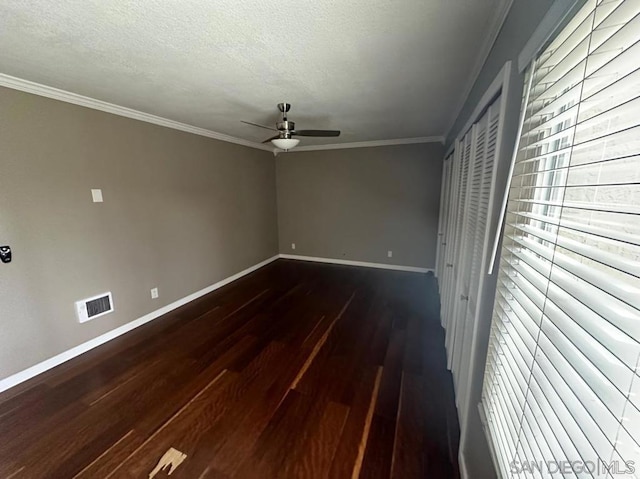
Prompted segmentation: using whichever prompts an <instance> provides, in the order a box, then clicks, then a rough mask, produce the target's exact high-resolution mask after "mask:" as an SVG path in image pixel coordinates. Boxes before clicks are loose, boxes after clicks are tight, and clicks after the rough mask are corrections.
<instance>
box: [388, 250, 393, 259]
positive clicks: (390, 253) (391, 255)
mask: <svg viewBox="0 0 640 479" xmlns="http://www.w3.org/2000/svg"><path fill="white" fill-rule="evenodd" d="M392 257H393V251H391V250H389V251H387V258H392Z"/></svg>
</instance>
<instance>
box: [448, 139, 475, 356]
mask: <svg viewBox="0 0 640 479" xmlns="http://www.w3.org/2000/svg"><path fill="white" fill-rule="evenodd" d="M461 143H462V144H461V149H460V150H461V151H460V153H461V161H460V167H459V168H460V171H459V180H458V196H457V198H455V199H454V200H455V203H454V204H455V205H456V206H455V208H456V216H455V228H454V233H453V235H452V240H453V241H452V243H453V244H452V247H451V262H450V263H449V264H451V265H452V268H451V278H450V283H449V284H448V285H447V286H448V290H447V295H446V296H447V297H446V300H447V308H446V312H447V315H448V319H447V330H446V347H447V365H448V367H449V368H451V363H452V362H453V347H454V341H455V335H456V330H457V328H458V326H459V325H458V322H457V318H456V317H455V314H454V313H455V308H456V303H457V299H456V290H457V288H458V280H459V278H460V274H461V265H460V261H459V257H460V253H461V251H462V248H463V242H464V236H463V235H464V226H465V225H464V221H465V206H466V200H467V195H468V191H467V189H468V183H469V169H470V163H471V148H472V133H471V131H470V132H469V133H467V135H466V136H465V137H464V139H463V141H462V142H461Z"/></svg>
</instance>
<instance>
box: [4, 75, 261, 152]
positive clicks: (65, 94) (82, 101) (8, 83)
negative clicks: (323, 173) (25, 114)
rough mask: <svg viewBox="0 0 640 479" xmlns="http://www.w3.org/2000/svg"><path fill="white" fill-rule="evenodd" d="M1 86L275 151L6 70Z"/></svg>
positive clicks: (237, 143)
mask: <svg viewBox="0 0 640 479" xmlns="http://www.w3.org/2000/svg"><path fill="white" fill-rule="evenodd" d="M0 86H3V87H6V88H11V89H13V90H20V91H23V92H26V93H32V94H34V95H39V96H44V97H47V98H52V99H54V100H59V101H63V102H65V103H72V104H74V105H79V106H84V107H86V108H91V109H93V110H99V111H104V112H107V113H111V114H113V115H118V116H124V117H126V118H132V119H134V120H139V121H144V122H147V123H153V124H154V125H160V126H164V127H166V128H172V129H174V130H180V131H185V132H187V133H193V134H194V135H200V136H206V137H208V138H214V139H216V140H220V141H226V142H228V143H235V144H236V145H242V146H248V147H249V148H256V149H258V150H265V151H273V148H272V147H270V146H267V145H263V144H261V143H256V142H253V141H249V140H243V139H242V138H236V137H234V136H229V135H225V134H224V133H218V132H217V131H212V130H207V129H205V128H200V127H197V126H193V125H188V124H186V123H181V122H179V121H174V120H169V119H168V118H163V117H161V116H156V115H152V114H150V113H144V112H142V111H138V110H133V109H132V108H127V107H124V106H120V105H115V104H113V103H108V102H106V101H102V100H96V99H95V98H90V97H87V96H82V95H78V94H77V93H71V92H69V91H65V90H60V89H58V88H54V87H50V86H47V85H42V84H40V83H35V82H32V81H29V80H24V79H22V78H17V77H13V76H10V75H5V74H4V73H0Z"/></svg>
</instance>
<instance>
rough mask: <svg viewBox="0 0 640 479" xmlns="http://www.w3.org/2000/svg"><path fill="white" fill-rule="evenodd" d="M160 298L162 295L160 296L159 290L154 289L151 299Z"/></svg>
mask: <svg viewBox="0 0 640 479" xmlns="http://www.w3.org/2000/svg"><path fill="white" fill-rule="evenodd" d="M158 296H160V295H159V294H158V288H153V289H152V290H151V299H156V298H157V297H158Z"/></svg>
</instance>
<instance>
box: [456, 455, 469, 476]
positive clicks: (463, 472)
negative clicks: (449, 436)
mask: <svg viewBox="0 0 640 479" xmlns="http://www.w3.org/2000/svg"><path fill="white" fill-rule="evenodd" d="M458 468H459V469H460V479H468V478H469V473H468V472H467V461H466V460H465V458H464V454H462V449H460V450H459V451H458Z"/></svg>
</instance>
